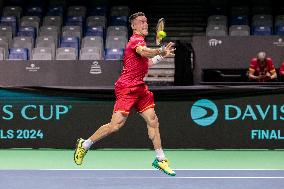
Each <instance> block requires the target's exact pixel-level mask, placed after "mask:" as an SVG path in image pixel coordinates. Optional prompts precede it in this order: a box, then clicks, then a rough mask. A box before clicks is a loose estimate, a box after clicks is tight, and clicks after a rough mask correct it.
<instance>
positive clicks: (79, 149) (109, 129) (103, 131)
mask: <svg viewBox="0 0 284 189" xmlns="http://www.w3.org/2000/svg"><path fill="white" fill-rule="evenodd" d="M127 115H128V114H123V113H121V112H114V113H113V114H112V118H111V121H110V123H107V124H105V125H103V126H101V127H100V128H99V129H98V130H97V131H96V132H95V133H94V134H93V135H92V136H91V137H90V138H89V139H88V140H84V139H82V138H81V139H78V140H77V144H76V149H75V153H74V161H75V163H76V164H77V165H81V164H82V162H83V159H84V156H85V155H86V153H87V151H88V150H89V148H90V147H91V146H92V144H93V143H95V142H97V141H99V140H100V139H102V138H104V137H106V136H108V135H109V134H111V133H113V132H116V131H118V130H119V129H120V128H121V127H122V126H123V125H124V123H125V121H126V119H127Z"/></svg>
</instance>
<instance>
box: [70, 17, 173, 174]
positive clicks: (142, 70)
mask: <svg viewBox="0 0 284 189" xmlns="http://www.w3.org/2000/svg"><path fill="white" fill-rule="evenodd" d="M129 23H130V24H131V28H132V30H133V35H132V36H131V38H130V40H129V42H128V43H127V45H126V48H125V52H124V60H123V64H124V67H123V71H122V73H121V75H120V77H119V79H118V80H117V81H116V83H115V96H116V102H115V105H114V111H113V114H112V119H111V121H110V123H107V124H105V125H103V126H101V127H100V128H99V129H98V130H97V131H96V132H95V133H94V134H93V135H92V136H91V137H90V138H89V139H87V140H84V139H78V140H77V144H76V149H75V153H74V161H75V163H76V164H77V165H81V164H82V161H83V158H84V156H85V155H86V153H87V151H88V150H89V149H90V147H91V146H92V145H93V144H94V143H96V142H97V141H99V140H100V139H102V138H104V137H106V136H108V135H109V134H111V133H113V132H116V131H118V130H119V129H120V128H121V127H122V126H123V125H124V123H125V121H126V119H127V117H128V115H129V112H130V110H131V109H132V108H135V109H136V111H137V112H138V113H140V115H141V116H142V117H143V118H144V119H145V121H146V123H147V127H148V135H149V138H150V139H151V140H152V142H153V145H154V149H155V152H156V158H155V160H154V161H153V163H152V166H154V167H155V168H157V169H160V170H162V171H163V172H164V173H166V174H168V175H171V176H175V175H176V173H175V172H174V171H173V170H172V169H171V168H170V167H169V161H168V160H167V158H166V157H165V154H164V152H163V149H162V145H161V138H160V132H159V122H158V118H157V115H156V113H155V111H154V106H155V104H154V98H153V93H152V92H150V91H149V90H148V87H147V85H146V84H145V83H144V81H143V79H144V77H145V75H146V74H147V72H148V68H149V66H152V65H154V64H157V63H158V62H160V61H161V60H163V59H164V58H165V57H167V56H169V55H173V53H174V50H175V49H174V48H173V47H172V46H173V43H172V42H170V43H168V44H167V45H166V47H165V48H148V47H147V46H146V42H145V36H147V35H148V23H147V18H146V17H145V14H144V13H142V12H137V13H135V14H133V15H131V16H130V17H129Z"/></svg>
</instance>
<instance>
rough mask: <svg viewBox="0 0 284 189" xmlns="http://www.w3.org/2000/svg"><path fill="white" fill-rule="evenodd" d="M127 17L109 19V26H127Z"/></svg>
mask: <svg viewBox="0 0 284 189" xmlns="http://www.w3.org/2000/svg"><path fill="white" fill-rule="evenodd" d="M127 19H128V18H127V16H112V17H111V18H110V25H111V26H127Z"/></svg>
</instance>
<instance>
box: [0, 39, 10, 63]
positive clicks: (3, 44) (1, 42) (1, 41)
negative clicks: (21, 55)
mask: <svg viewBox="0 0 284 189" xmlns="http://www.w3.org/2000/svg"><path fill="white" fill-rule="evenodd" d="M0 47H1V48H2V49H4V52H5V54H4V55H5V56H4V58H5V59H6V58H7V57H8V50H9V40H8V38H7V37H5V36H3V37H1V36H0Z"/></svg>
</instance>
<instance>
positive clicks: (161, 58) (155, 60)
mask: <svg viewBox="0 0 284 189" xmlns="http://www.w3.org/2000/svg"><path fill="white" fill-rule="evenodd" d="M163 59H164V57H162V56H160V55H157V56H154V57H153V58H151V60H152V63H153V64H158V63H159V62H161V61H162V60H163Z"/></svg>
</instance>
